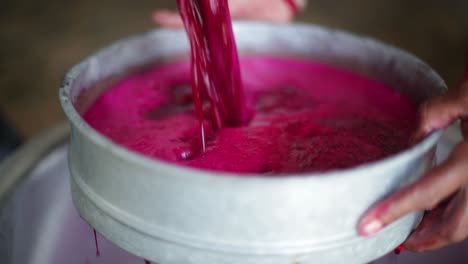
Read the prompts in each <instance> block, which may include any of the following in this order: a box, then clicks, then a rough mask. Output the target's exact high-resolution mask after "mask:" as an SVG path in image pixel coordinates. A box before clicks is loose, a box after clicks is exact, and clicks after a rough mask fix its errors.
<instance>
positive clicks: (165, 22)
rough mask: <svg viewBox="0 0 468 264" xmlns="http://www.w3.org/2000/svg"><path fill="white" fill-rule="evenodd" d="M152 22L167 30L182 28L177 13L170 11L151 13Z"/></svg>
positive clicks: (180, 19)
mask: <svg viewBox="0 0 468 264" xmlns="http://www.w3.org/2000/svg"><path fill="white" fill-rule="evenodd" d="M153 21H154V22H155V23H156V24H158V25H160V26H162V27H168V28H182V27H183V26H184V24H183V22H182V18H181V17H180V15H179V13H178V12H175V11H170V10H157V11H155V12H154V13H153Z"/></svg>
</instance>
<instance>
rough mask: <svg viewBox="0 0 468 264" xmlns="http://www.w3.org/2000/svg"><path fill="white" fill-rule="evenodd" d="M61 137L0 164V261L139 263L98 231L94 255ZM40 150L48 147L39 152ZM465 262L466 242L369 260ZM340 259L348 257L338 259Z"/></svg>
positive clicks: (448, 142)
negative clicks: (7, 186)
mask: <svg viewBox="0 0 468 264" xmlns="http://www.w3.org/2000/svg"><path fill="white" fill-rule="evenodd" d="M57 131H60V132H58V133H57ZM66 138H68V132H67V126H66V124H65V126H63V125H62V126H60V127H58V129H54V130H49V131H47V132H46V133H45V134H43V135H42V136H39V137H36V138H35V139H34V141H35V142H43V141H48V143H47V144H44V145H42V147H41V146H39V147H38V146H33V145H34V144H27V145H26V146H27V149H29V150H28V151H22V152H21V153H20V154H16V155H15V156H16V158H15V159H10V160H9V161H7V162H3V163H2V164H0V167H5V166H8V167H20V168H22V170H21V171H19V170H10V171H8V176H9V178H10V179H11V178H14V179H18V180H20V181H21V182H20V184H17V185H16V186H15V187H14V188H12V189H11V191H9V192H8V193H9V195H8V198H6V199H4V203H3V204H2V206H0V260H1V263H2V264H64V263H66V264H143V260H142V259H141V258H138V257H136V256H134V255H131V254H130V253H128V252H125V251H124V250H122V249H120V248H119V247H117V246H115V245H113V244H112V243H110V242H109V241H107V240H106V239H104V238H103V237H102V236H99V235H98V243H99V248H100V251H101V255H100V256H99V257H97V256H96V255H95V252H96V250H95V247H94V237H93V232H92V228H91V227H90V226H89V225H88V224H87V223H86V222H85V221H84V220H83V219H81V218H80V216H79V214H78V211H77V210H76V209H75V207H74V205H73V203H72V198H71V192H70V174H69V170H68V164H67V149H68V146H67V145H66V144H64V143H63V142H64V140H65V139H66ZM460 138H461V136H460V134H459V133H458V132H457V130H456V129H455V128H452V129H449V130H447V132H446V133H445V136H444V137H443V138H442V140H441V141H440V143H439V145H438V150H437V154H438V155H437V156H438V160H439V161H440V160H442V159H444V158H445V157H446V155H447V153H448V152H449V151H450V150H451V149H452V147H453V145H454V144H455V143H456V142H458V141H459V140H460ZM39 149H48V151H47V152H44V153H42V154H39V152H38V151H37V150H39ZM17 153H19V152H17ZM26 156H29V157H36V158H37V162H35V163H27V162H25V160H26V159H24V157H26ZM4 175H5V174H3V175H2V176H4ZM1 183H4V178H3V177H0V184H1ZM4 194H5V193H4V192H2V193H0V197H4ZM467 260H468V241H466V242H464V243H461V244H458V245H452V246H450V247H447V248H445V249H443V250H438V251H434V252H429V253H424V254H413V253H409V252H404V253H402V254H401V255H399V256H395V255H393V254H392V253H390V254H388V255H387V256H385V257H383V258H381V259H379V260H377V261H375V262H372V264H395V263H398V264H426V263H431V264H445V263H450V264H465V263H466V262H467ZM342 263H343V264H347V263H349V261H347V260H345V259H343V261H342ZM160 264H164V263H160ZM206 264H210V263H209V262H207V263H206ZM216 264H217V263H216Z"/></svg>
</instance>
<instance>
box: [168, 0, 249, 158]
mask: <svg viewBox="0 0 468 264" xmlns="http://www.w3.org/2000/svg"><path fill="white" fill-rule="evenodd" d="M177 3H178V5H179V11H180V14H181V17H182V19H183V21H184V25H185V28H186V30H187V34H188V37H189V41H190V46H191V56H192V57H191V62H192V65H191V67H192V93H193V98H194V102H193V103H194V104H195V112H196V114H197V117H198V119H199V121H200V129H201V142H200V143H201V145H202V148H203V150H205V148H206V141H205V128H204V122H203V121H204V120H205V119H210V120H211V123H212V124H213V128H214V129H219V128H222V127H225V126H230V127H232V126H241V125H244V124H245V123H246V121H247V116H246V113H245V111H246V108H245V106H244V100H243V95H242V87H241V78H240V69H239V61H238V57H237V49H236V43H235V40H234V35H233V32H232V23H231V18H230V15H229V8H228V4H227V0H217V1H210V0H178V1H177ZM203 98H206V99H207V100H208V101H209V105H207V106H206V108H208V109H206V111H204V110H203V105H202V101H203Z"/></svg>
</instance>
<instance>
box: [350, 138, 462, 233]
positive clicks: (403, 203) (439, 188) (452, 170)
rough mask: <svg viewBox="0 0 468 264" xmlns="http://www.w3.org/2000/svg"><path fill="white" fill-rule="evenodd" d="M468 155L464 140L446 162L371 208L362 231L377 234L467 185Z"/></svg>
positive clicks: (363, 221) (359, 225)
mask: <svg viewBox="0 0 468 264" xmlns="http://www.w3.org/2000/svg"><path fill="white" fill-rule="evenodd" d="M466 157H468V142H462V143H460V144H459V145H458V146H457V147H456V148H455V150H454V151H453V152H452V154H451V155H450V157H449V158H448V160H447V161H446V162H444V163H443V164H441V165H439V166H438V167H436V168H434V169H433V170H431V171H430V172H429V173H428V174H426V175H425V176H424V177H422V178H421V179H420V180H419V181H417V182H415V183H413V184H412V185H410V186H409V187H407V188H404V189H402V190H400V191H398V192H396V193H395V194H393V195H391V196H390V197H388V198H386V199H384V200H383V201H382V202H380V203H378V204H377V205H376V206H375V207H373V208H372V209H371V210H369V211H368V212H367V213H366V214H365V215H364V217H363V218H362V219H361V220H360V221H359V224H358V232H359V234H361V235H362V236H370V235H373V234H375V233H377V232H379V231H380V230H381V229H382V228H384V227H385V226H386V225H388V224H390V223H391V222H393V221H395V220H396V219H398V218H400V217H402V216H404V215H406V214H408V213H410V212H413V211H417V210H425V209H432V208H434V207H435V206H436V205H437V204H438V203H440V202H441V201H442V200H444V199H445V198H447V197H448V196H450V195H451V194H453V193H455V192H456V191H457V190H459V189H460V188H461V187H462V186H465V185H466V184H467V181H468V179H467V178H468V177H467V176H468V174H467V171H468V162H466Z"/></svg>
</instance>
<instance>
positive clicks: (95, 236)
mask: <svg viewBox="0 0 468 264" xmlns="http://www.w3.org/2000/svg"><path fill="white" fill-rule="evenodd" d="M93 234H94V245H95V246H96V257H99V256H100V255H101V252H99V244H98V239H97V234H96V229H94V228H93Z"/></svg>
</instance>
